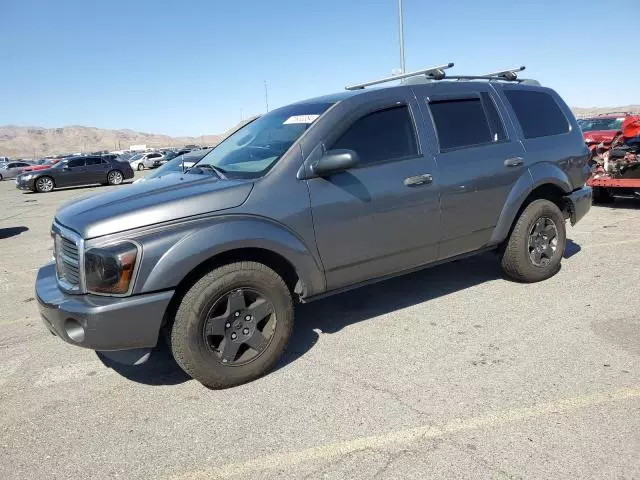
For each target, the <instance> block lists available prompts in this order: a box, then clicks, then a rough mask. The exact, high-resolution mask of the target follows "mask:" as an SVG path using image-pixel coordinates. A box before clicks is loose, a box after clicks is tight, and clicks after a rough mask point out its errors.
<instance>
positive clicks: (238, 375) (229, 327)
mask: <svg viewBox="0 0 640 480" xmlns="http://www.w3.org/2000/svg"><path fill="white" fill-rule="evenodd" d="M292 327H293V301H292V299H291V294H290V292H289V289H288V288H287V286H286V284H285V283H284V281H283V280H282V278H281V277H280V276H279V275H278V274H277V273H276V272H274V271H273V270H271V269H270V268H268V267H266V266H265V265H262V264H260V263H256V262H238V263H232V264H229V265H224V266H222V267H220V268H217V269H215V270H213V271H212V272H210V273H209V274H207V275H205V276H204V277H202V278H201V279H200V280H199V281H198V282H197V283H196V284H195V285H194V286H193V287H191V289H189V291H188V292H187V293H186V294H185V296H184V298H183V299H182V302H181V303H180V306H179V307H178V311H177V312H176V316H175V321H174V324H173V327H172V330H171V349H172V352H173V356H174V358H175V359H176V362H177V363H178V365H180V367H182V369H183V370H184V371H185V372H186V373H188V374H189V375H191V376H192V377H193V378H195V379H196V380H198V381H199V382H200V383H202V384H203V385H205V386H207V387H210V388H227V387H232V386H235V385H240V384H242V383H246V382H250V381H252V380H254V379H256V378H258V377H260V376H262V375H264V374H265V373H266V372H268V371H269V370H270V369H271V368H272V367H273V366H274V365H275V364H276V362H277V361H278V359H279V358H280V356H281V355H282V352H283V351H284V348H285V346H286V344H287V341H288V340H289V337H290V336H291V330H292Z"/></svg>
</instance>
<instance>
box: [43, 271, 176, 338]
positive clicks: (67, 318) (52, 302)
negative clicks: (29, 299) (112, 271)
mask: <svg viewBox="0 0 640 480" xmlns="http://www.w3.org/2000/svg"><path fill="white" fill-rule="evenodd" d="M172 296H173V291H167V292H159V293H150V294H146V295H136V296H133V297H123V298H118V297H102V296H98V295H68V294H66V293H64V292H63V291H62V290H60V288H59V287H58V282H57V280H56V275H55V265H54V263H49V264H47V265H45V266H44V267H42V268H41V269H40V270H39V271H38V276H37V278H36V298H37V299H38V309H39V310H40V315H41V316H42V321H43V322H44V324H45V326H46V327H47V328H48V329H49V331H51V333H53V334H55V335H57V336H58V337H60V338H61V339H62V340H64V341H65V342H68V343H71V344H73V345H77V346H80V347H85V348H91V349H93V350H129V349H134V348H150V347H153V346H155V345H156V343H157V342H158V335H159V332H160V327H161V325H162V319H163V316H164V313H165V312H166V310H167V307H168V305H169V301H170V300H171V297H172Z"/></svg>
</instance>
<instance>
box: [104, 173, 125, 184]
mask: <svg viewBox="0 0 640 480" xmlns="http://www.w3.org/2000/svg"><path fill="white" fill-rule="evenodd" d="M123 180H124V177H123V176H122V172H121V171H120V170H111V171H110V172H109V173H108V174H107V182H108V183H109V185H120V184H121V183H122V181H123Z"/></svg>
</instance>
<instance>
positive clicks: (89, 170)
mask: <svg viewBox="0 0 640 480" xmlns="http://www.w3.org/2000/svg"><path fill="white" fill-rule="evenodd" d="M131 178H133V170H132V169H131V166H130V165H129V163H127V162H121V161H119V160H118V157H117V156H116V155H101V156H98V155H94V156H79V157H69V158H64V159H61V160H59V161H57V162H55V163H54V164H51V163H50V164H48V165H46V166H45V168H39V169H32V170H30V171H26V172H23V173H21V174H20V175H18V176H17V177H16V187H17V188H18V189H20V190H31V191H33V192H39V193H47V192H50V191H52V190H53V189H55V188H59V187H71V186H77V185H91V184H103V185H120V184H121V183H122V182H123V181H124V180H128V179H131Z"/></svg>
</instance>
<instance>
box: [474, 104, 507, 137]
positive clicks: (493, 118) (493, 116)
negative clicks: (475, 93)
mask: <svg viewBox="0 0 640 480" xmlns="http://www.w3.org/2000/svg"><path fill="white" fill-rule="evenodd" d="M480 98H481V99H482V105H483V106H484V111H485V113H486V114H487V120H488V121H489V128H490V129H491V137H492V140H493V141H494V142H503V141H505V140H506V139H507V134H506V133H505V131H504V124H503V123H502V120H501V119H500V114H498V110H497V108H496V104H495V103H494V101H493V100H492V98H491V95H489V94H488V93H487V92H482V93H481V94H480Z"/></svg>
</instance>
